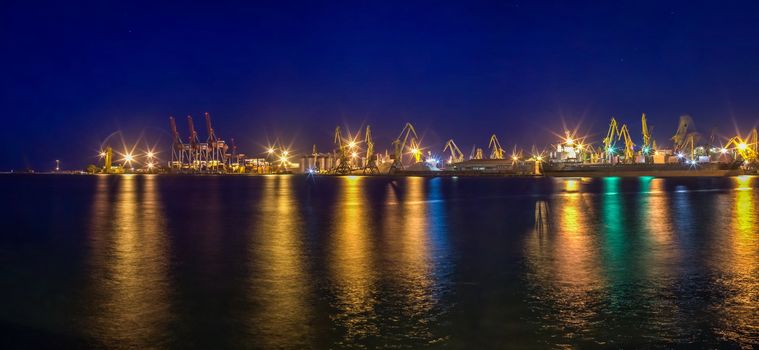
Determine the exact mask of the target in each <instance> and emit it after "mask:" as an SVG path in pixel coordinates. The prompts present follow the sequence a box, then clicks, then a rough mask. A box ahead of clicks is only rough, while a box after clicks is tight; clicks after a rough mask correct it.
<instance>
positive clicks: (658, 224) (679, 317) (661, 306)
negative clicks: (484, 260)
mask: <svg viewBox="0 0 759 350" xmlns="http://www.w3.org/2000/svg"><path fill="white" fill-rule="evenodd" d="M599 181H601V191H600V192H598V193H587V194H585V193H582V191H580V193H577V191H578V185H577V180H575V179H558V180H555V182H556V184H557V187H558V188H559V189H561V190H562V192H563V193H561V194H559V195H555V196H553V199H552V200H551V201H549V202H548V203H546V202H544V201H537V202H536V204H535V218H536V219H535V227H534V229H533V230H532V231H531V233H530V234H529V235H527V237H526V240H525V254H526V257H525V258H526V259H527V263H528V264H527V267H528V270H527V277H528V279H527V280H528V282H529V285H530V288H528V299H527V302H528V303H529V305H531V309H532V312H533V313H534V315H535V317H539V321H537V323H538V324H539V326H538V327H539V329H541V330H540V331H539V332H538V334H542V335H543V336H547V337H548V338H549V339H550V340H548V341H546V343H547V344H551V345H553V346H559V347H571V346H572V345H573V344H574V345H577V344H584V346H597V345H604V346H607V345H612V344H616V345H617V346H619V345H622V344H627V345H630V344H639V345H642V344H649V345H650V344H658V345H660V346H661V345H665V344H689V343H690V344H701V343H702V342H706V343H708V344H720V342H723V341H726V342H728V343H733V342H734V344H743V345H744V346H745V345H748V344H754V345H756V342H757V341H758V340H759V311H758V308H757V305H758V304H757V303H759V264H758V263H757V261H759V240H758V237H759V226H757V217H758V214H757V212H756V210H757V208H756V202H757V200H759V199H758V198H757V195H756V191H755V187H754V184H752V181H753V178H752V177H738V178H734V179H733V180H732V181H733V186H732V188H729V189H728V190H727V191H722V192H720V193H717V194H709V195H701V196H703V197H704V198H694V196H695V195H697V194H698V193H695V192H691V191H689V189H688V188H687V187H686V186H682V185H679V186H676V187H675V191H672V190H669V191H668V190H667V189H666V187H665V183H666V181H667V180H665V179H661V178H649V177H641V178H639V179H638V181H639V182H640V183H639V187H638V189H637V191H635V192H634V193H632V195H634V196H635V197H637V206H638V207H637V208H635V207H633V206H632V205H633V203H634V202H632V201H630V200H628V199H627V198H628V197H629V196H626V194H627V193H625V192H624V191H623V190H621V188H620V179H619V178H613V177H612V178H604V179H601V180H599ZM715 196H716V198H717V199H718V202H717V203H715V204H714V205H709V199H710V198H713V197H715ZM671 197H672V198H671ZM694 202H698V203H704V204H705V208H699V209H700V210H702V211H699V212H696V211H694V208H693V207H692V205H693V203H694ZM594 207H598V208H599V209H600V211H596V210H595V208H594ZM712 208H714V210H712ZM704 211H706V212H707V214H713V217H710V218H709V220H710V221H712V222H714V224H715V226H714V227H706V228H705V227H703V226H700V225H698V222H704V221H705V219H706V218H703V217H699V218H698V220H694V215H704ZM710 211H713V213H710ZM546 213H548V214H546ZM545 215H548V216H549V217H550V219H549V220H546V219H544V218H543V217H544V216H545ZM703 236H707V239H708V240H709V241H710V245H709V246H699V244H702V243H701V242H700V240H702V239H703V238H702V237H703ZM684 249H685V250H684ZM700 249H706V252H707V254H708V255H709V258H708V261H709V265H711V266H712V268H711V269H706V270H704V267H703V266H695V265H694V264H699V263H700V261H701V259H703V258H702V256H700V253H699V250H700ZM704 278H706V279H707V280H704ZM711 279H713V280H711ZM704 283H710V284H713V285H712V286H704V285H703V284H704ZM704 294H706V295H704ZM715 314H716V315H721V317H720V318H719V321H717V322H716V325H713V326H712V327H711V328H709V329H703V325H704V322H706V321H705V319H708V318H710V317H712V316H713V315H715ZM696 330H698V331H696ZM710 337H714V338H715V339H716V341H715V342H712V341H709V340H707V339H709V338H710Z"/></svg>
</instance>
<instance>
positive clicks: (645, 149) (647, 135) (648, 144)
mask: <svg viewBox="0 0 759 350" xmlns="http://www.w3.org/2000/svg"><path fill="white" fill-rule="evenodd" d="M640 124H641V133H642V134H643V145H642V147H641V150H640V152H641V154H642V155H643V156H644V157H647V156H648V155H649V154H651V151H652V150H656V149H655V147H653V144H652V136H651V131H652V130H653V128H649V127H648V123H647V122H646V113H643V116H642V117H641V118H640Z"/></svg>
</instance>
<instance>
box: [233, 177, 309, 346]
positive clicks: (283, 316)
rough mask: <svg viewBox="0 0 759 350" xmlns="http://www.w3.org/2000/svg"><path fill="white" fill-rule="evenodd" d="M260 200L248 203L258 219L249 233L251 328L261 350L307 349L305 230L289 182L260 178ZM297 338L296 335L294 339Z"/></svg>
mask: <svg viewBox="0 0 759 350" xmlns="http://www.w3.org/2000/svg"><path fill="white" fill-rule="evenodd" d="M263 181H264V183H263V186H262V189H261V190H262V193H261V197H260V199H259V198H256V200H255V201H254V202H253V203H252V205H253V208H252V209H253V211H254V212H257V215H254V216H252V217H251V218H252V219H253V220H252V222H251V224H250V228H249V230H250V231H251V232H253V233H252V234H251V238H252V239H253V242H252V244H251V246H250V256H252V257H255V258H253V259H251V265H252V266H251V268H250V270H251V278H250V283H249V285H250V288H251V292H250V294H249V295H250V296H251V299H252V303H253V308H252V309H253V314H252V315H251V317H250V321H249V323H248V324H249V325H250V326H252V327H251V328H252V330H251V331H252V335H253V337H254V339H256V340H257V343H258V344H259V345H260V346H262V347H264V348H275V347H286V348H298V347H301V348H305V347H308V346H309V344H310V343H311V342H312V341H313V339H312V337H313V334H312V329H311V328H310V327H309V325H310V324H311V322H312V317H313V315H312V312H311V305H309V298H308V296H309V294H311V293H313V290H311V289H310V288H309V287H310V286H309V284H308V283H307V281H308V269H307V268H306V263H307V262H306V254H305V253H304V250H305V248H304V245H305V242H304V241H303V238H304V234H305V230H304V229H303V221H302V219H301V217H300V213H299V212H298V211H297V210H296V209H297V203H296V198H295V196H294V195H293V191H292V182H291V181H290V179H289V178H287V177H274V176H266V177H264V180H263ZM294 335H297V336H294Z"/></svg>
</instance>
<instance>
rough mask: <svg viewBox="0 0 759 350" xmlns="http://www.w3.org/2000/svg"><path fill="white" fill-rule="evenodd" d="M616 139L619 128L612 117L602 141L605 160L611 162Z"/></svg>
mask: <svg viewBox="0 0 759 350" xmlns="http://www.w3.org/2000/svg"><path fill="white" fill-rule="evenodd" d="M618 139H619V127H618V126H617V120H616V119H614V117H612V118H611V122H610V123H609V130H608V131H607V132H606V137H605V138H604V141H603V143H604V152H605V153H606V156H607V160H611V157H612V156H613V155H614V146H615V145H616V142H617V140H618Z"/></svg>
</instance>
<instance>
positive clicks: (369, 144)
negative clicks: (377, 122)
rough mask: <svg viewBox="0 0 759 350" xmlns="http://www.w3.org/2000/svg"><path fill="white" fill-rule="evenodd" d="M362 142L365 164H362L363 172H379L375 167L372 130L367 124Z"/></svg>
mask: <svg viewBox="0 0 759 350" xmlns="http://www.w3.org/2000/svg"><path fill="white" fill-rule="evenodd" d="M364 142H365V143H366V165H365V166H364V173H367V172H369V173H370V174H376V173H378V172H379V168H378V167H377V156H376V155H375V154H374V140H372V131H371V129H370V127H369V125H367V126H366V131H365V134H364Z"/></svg>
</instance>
